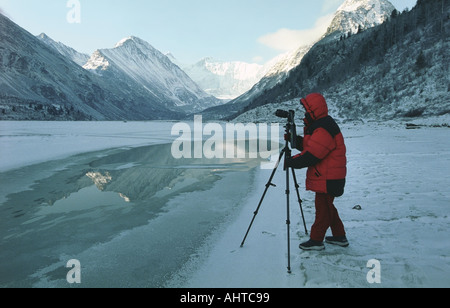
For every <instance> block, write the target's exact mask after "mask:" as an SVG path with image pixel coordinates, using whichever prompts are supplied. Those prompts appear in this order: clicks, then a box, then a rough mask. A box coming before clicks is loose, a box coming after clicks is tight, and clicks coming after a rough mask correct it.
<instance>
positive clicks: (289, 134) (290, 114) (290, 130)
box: [275, 109, 297, 148]
mask: <svg viewBox="0 0 450 308" xmlns="http://www.w3.org/2000/svg"><path fill="white" fill-rule="evenodd" d="M275 115H276V116H277V117H279V118H283V119H287V124H286V126H285V128H286V134H285V135H284V139H285V140H286V141H289V142H290V143H291V147H292V148H297V127H296V125H295V121H294V119H295V111H294V110H289V111H285V110H281V109H278V110H277V112H276V113H275Z"/></svg>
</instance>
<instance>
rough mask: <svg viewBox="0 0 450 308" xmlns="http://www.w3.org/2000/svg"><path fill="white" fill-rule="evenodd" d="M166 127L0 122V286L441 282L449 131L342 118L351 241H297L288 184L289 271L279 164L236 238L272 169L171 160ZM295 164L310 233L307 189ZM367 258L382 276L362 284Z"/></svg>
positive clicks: (344, 205) (298, 227) (449, 202)
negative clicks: (76, 267) (73, 281)
mask: <svg viewBox="0 0 450 308" xmlns="http://www.w3.org/2000/svg"><path fill="white" fill-rule="evenodd" d="M172 125H173V123H165V122H147V123H140V122H130V123H122V122H115V123H108V122H95V123H81V125H80V123H57V122H46V123H42V122H41V123H38V122H0V128H1V129H0V158H1V159H0V161H1V168H0V212H1V213H0V220H1V223H0V286H2V287H10V286H24V287H73V286H81V287H115V286H118V287H132V286H138V287H208V288H210V287H233V288H236V287H237V288H241V287H249V288H256V287H268V288H278V287H287V288H291V287H450V278H449V277H448V273H449V272H450V240H449V239H448V231H449V226H450V219H449V214H450V192H449V190H448V186H449V184H450V172H449V171H450V170H449V166H450V150H449V149H450V139H449V138H448V135H449V129H448V128H446V127H427V126H424V127H421V128H418V129H406V126H405V125H404V124H396V123H389V124H387V125H380V124H376V123H369V124H365V125H362V124H356V125H354V124H345V125H342V130H343V133H344V137H345V138H346V143H347V147H348V159H349V165H348V167H349V174H348V179H347V188H346V194H345V195H344V196H343V197H341V198H338V199H337V200H336V202H335V204H336V207H337V208H338V210H339V212H340V215H341V218H342V220H343V222H344V224H345V226H346V229H347V233H348V238H349V241H350V247H348V248H340V247H333V246H330V245H326V250H325V251H322V252H303V251H300V250H299V249H298V244H300V243H301V242H302V241H305V240H307V236H306V235H305V234H304V228H303V224H302V222H301V218H300V209H299V206H298V203H297V201H296V196H295V194H294V190H293V189H292V188H291V191H292V194H291V232H290V235H291V268H292V273H291V274H288V273H287V269H286V266H287V237H286V236H287V231H286V224H285V221H286V198H285V187H284V185H285V175H284V172H283V170H282V168H280V169H279V170H278V172H277V174H276V176H275V179H274V181H273V182H274V183H275V184H276V185H277V187H270V188H269V191H268V193H267V196H266V198H265V201H264V203H263V204H262V207H261V209H260V212H259V214H258V215H257V217H256V220H255V222H254V224H253V227H252V229H251V230H250V233H249V236H248V238H247V240H246V243H245V246H244V247H242V248H241V247H240V243H241V242H242V239H243V237H244V235H245V231H246V230H247V227H248V225H249V223H250V220H251V218H252V217H253V212H254V211H255V209H256V206H257V204H258V201H259V199H260V198H261V195H262V193H263V190H264V188H265V184H266V183H267V181H268V179H269V176H270V173H271V170H263V169H260V168H259V164H255V162H253V161H251V160H244V161H242V160H231V161H230V160H214V161H210V160H201V161H195V160H183V161H175V160H173V159H172V158H171V157H170V152H169V149H170V145H169V146H168V145H165V144H167V143H170V141H171V140H172V139H173V137H171V136H170V129H171V127H172ZM296 174H297V178H298V181H299V184H300V186H301V187H300V194H301V196H302V199H303V201H304V202H303V209H304V212H305V218H306V223H307V226H308V230H310V227H311V224H312V223H313V220H314V205H313V204H314V194H313V193H311V192H305V190H304V176H305V172H304V171H297V172H296ZM291 183H292V181H291ZM291 187H292V186H291ZM355 205H360V207H361V209H360V210H356V209H353V207H354V206H355ZM70 259H77V260H79V261H80V263H81V284H79V285H70V284H69V283H68V282H67V281H66V274H67V273H68V271H69V269H68V268H66V267H65V266H66V263H67V261H68V260H70ZM374 259H375V260H378V261H379V264H380V268H379V276H380V278H381V283H380V284H377V283H374V284H370V283H369V282H368V280H367V275H368V273H369V271H371V270H372V268H369V267H367V263H368V261H369V260H374Z"/></svg>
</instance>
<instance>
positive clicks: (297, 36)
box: [258, 14, 333, 51]
mask: <svg viewBox="0 0 450 308" xmlns="http://www.w3.org/2000/svg"><path fill="white" fill-rule="evenodd" d="M332 19H333V14H329V15H325V16H322V17H320V18H319V19H318V20H317V21H316V23H315V25H314V27H313V28H311V29H306V30H292V29H285V28H283V29H280V30H278V31H277V32H275V33H269V34H266V35H264V36H262V37H260V38H259V39H258V42H259V43H261V44H263V45H266V46H268V47H270V48H273V49H276V50H279V51H290V50H293V49H296V48H299V47H300V46H304V45H308V44H312V43H314V42H316V41H317V40H318V39H319V38H320V37H321V36H322V35H324V34H325V32H326V31H327V28H328V26H329V25H330V23H331V21H332Z"/></svg>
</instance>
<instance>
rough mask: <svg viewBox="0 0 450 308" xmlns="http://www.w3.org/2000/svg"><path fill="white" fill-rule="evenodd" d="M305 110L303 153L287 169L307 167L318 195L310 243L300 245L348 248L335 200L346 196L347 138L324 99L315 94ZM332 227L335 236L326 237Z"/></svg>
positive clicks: (305, 247) (309, 184)
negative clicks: (332, 245)
mask: <svg viewBox="0 0 450 308" xmlns="http://www.w3.org/2000/svg"><path fill="white" fill-rule="evenodd" d="M301 103H302V105H303V107H304V108H305V110H306V113H305V119H304V120H303V121H304V123H305V127H304V137H303V138H302V137H300V136H298V137H297V139H298V141H299V142H297V144H298V145H299V146H298V147H297V148H298V150H299V151H301V154H299V155H297V156H294V157H292V158H290V159H287V160H286V164H287V167H292V168H294V169H302V168H306V167H308V171H307V174H306V189H307V190H309V191H314V192H315V193H316V198H315V207H316V217H315V222H314V224H313V226H312V228H311V236H310V240H309V241H307V242H305V243H302V244H300V248H301V249H303V250H323V249H325V246H324V244H323V241H324V239H325V240H326V242H327V243H329V244H334V245H339V246H342V247H347V246H349V243H348V240H347V237H346V232H345V228H344V224H343V223H342V221H341V219H340V217H339V214H338V211H337V209H336V207H335V206H334V199H335V198H336V197H340V196H342V195H343V194H344V187H345V178H346V176H347V158H346V146H345V143H344V137H343V135H342V133H341V130H340V128H339V126H338V125H337V124H336V122H335V121H334V119H333V118H332V117H331V116H329V115H328V106H327V103H326V101H325V98H324V97H323V96H322V95H321V94H319V93H313V94H310V95H308V96H307V97H306V98H303V99H301ZM329 228H331V231H332V235H333V236H330V237H326V238H325V234H326V232H327V230H328V229H329Z"/></svg>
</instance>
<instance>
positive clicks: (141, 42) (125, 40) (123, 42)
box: [114, 36, 154, 49]
mask: <svg viewBox="0 0 450 308" xmlns="http://www.w3.org/2000/svg"><path fill="white" fill-rule="evenodd" d="M129 44H134V45H139V46H145V47H146V48H150V49H154V48H153V46H151V45H150V44H149V43H148V42H146V41H144V40H143V39H141V38H139V37H136V36H129V37H126V38H123V39H121V40H120V41H119V42H118V43H117V44H116V45H115V46H114V48H118V47H122V46H126V45H129Z"/></svg>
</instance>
